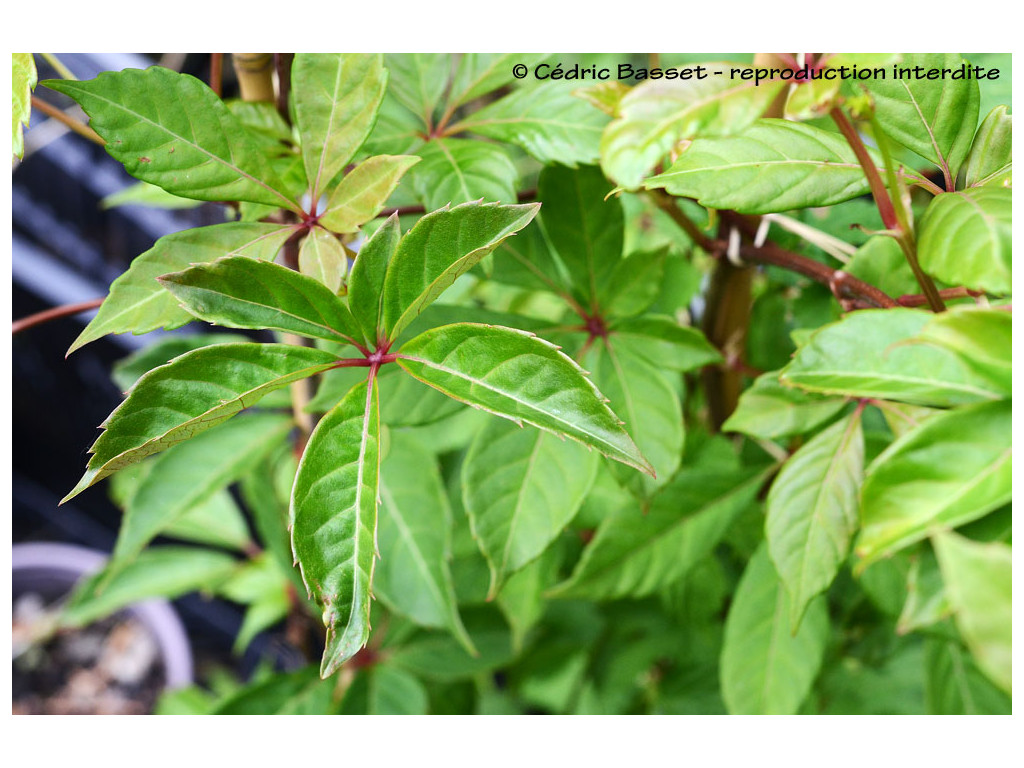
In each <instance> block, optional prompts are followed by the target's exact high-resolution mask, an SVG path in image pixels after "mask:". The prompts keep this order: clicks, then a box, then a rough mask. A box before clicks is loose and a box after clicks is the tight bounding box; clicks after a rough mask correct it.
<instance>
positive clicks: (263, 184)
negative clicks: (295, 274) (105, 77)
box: [90, 94, 299, 211]
mask: <svg viewBox="0 0 1024 768" xmlns="http://www.w3.org/2000/svg"><path fill="white" fill-rule="evenodd" d="M90 95H91V96H93V98H96V99H99V100H101V101H104V102H106V103H107V104H108V105H110V106H112V107H115V108H116V109H117V111H118V112H121V113H122V114H125V115H128V116H129V117H131V118H133V119H136V120H138V121H140V122H144V123H146V124H147V125H150V126H152V127H153V128H156V129H157V130H159V131H162V132H163V133H165V134H167V135H168V136H171V137H172V138H175V139H178V140H180V141H182V142H184V143H185V144H186V145H188V146H190V147H192V148H193V149H195V150H197V151H198V152H200V153H201V154H204V155H206V156H207V157H208V158H210V159H211V160H213V161H215V162H216V163H218V164H220V165H222V166H224V167H225V168H227V169H229V170H231V171H234V172H235V173H237V174H238V175H239V176H240V177H241V178H244V179H246V180H247V181H251V182H253V183H254V184H256V185H257V186H259V187H262V188H263V189H265V190H267V191H268V192H270V193H272V194H273V195H274V196H275V197H277V198H279V199H280V200H283V201H284V203H285V205H284V207H285V208H287V209H289V210H291V211H297V210H299V209H298V206H296V204H295V203H294V202H293V201H292V200H290V199H289V198H288V197H286V196H285V195H283V194H282V193H281V192H279V191H277V190H276V189H274V188H273V187H272V186H270V185H269V184H267V183H266V182H265V181H263V180H262V179H258V178H256V177H255V176H253V175H252V174H250V173H248V172H247V171H244V170H242V169H241V168H239V167H238V166H237V165H235V164H233V163H231V162H228V161H227V160H225V159H224V158H223V157H220V156H219V155H215V154H213V152H211V151H210V150H208V149H206V148H205V147H203V146H201V145H199V144H197V143H195V141H194V140H191V139H188V138H186V137H184V136H181V135H180V134H177V133H175V132H174V131H172V130H170V129H169V128H167V127H166V126H163V125H160V123H157V122H154V121H153V120H152V119H150V118H148V117H146V116H145V115H142V114H139V113H138V112H132V111H131V110H128V109H125V108H124V105H123V104H120V103H118V102H116V101H112V100H111V99H108V98H107V97H105V96H101V95H99V94H90Z"/></svg>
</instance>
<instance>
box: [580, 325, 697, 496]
mask: <svg viewBox="0 0 1024 768" xmlns="http://www.w3.org/2000/svg"><path fill="white" fill-rule="evenodd" d="M583 364H584V365H585V366H587V368H588V369H589V370H590V372H591V373H592V375H593V377H594V383H595V384H597V386H598V387H599V388H600V390H601V392H602V393H604V395H605V397H607V398H608V404H609V405H610V406H611V408H612V409H613V410H614V411H615V413H617V414H618V415H619V416H620V417H621V418H622V420H623V422H624V426H625V428H626V430H627V431H628V432H629V434H630V436H631V437H632V438H633V441H634V442H635V443H636V446H637V448H638V449H639V450H640V451H641V452H642V453H643V455H644V457H645V458H646V459H647V460H648V461H650V463H651V465H652V466H653V467H654V472H655V475H656V477H657V478H660V482H659V481H658V480H651V479H649V478H643V484H642V487H643V488H645V489H646V490H647V492H650V491H651V490H653V489H654V488H656V487H658V486H659V485H663V484H664V481H665V480H667V479H668V478H670V477H671V476H672V474H673V473H674V472H675V471H676V469H677V468H678V467H679V463H680V461H681V460H682V455H683V440H684V429H683V412H682V406H681V405H680V402H679V395H678V393H677V391H676V388H675V387H674V386H673V384H672V382H671V381H670V380H669V379H667V378H666V377H665V375H663V374H662V373H661V370H660V368H659V367H658V366H655V365H651V364H650V363H648V362H647V361H646V360H645V359H644V358H643V357H640V356H639V355H636V354H634V353H633V352H632V350H631V348H630V347H629V346H628V345H625V344H617V343H602V344H595V345H594V346H592V347H591V348H590V350H589V351H588V353H587V354H586V356H585V357H584V358H583ZM636 479H637V480H639V478H636Z"/></svg>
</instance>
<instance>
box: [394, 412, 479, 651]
mask: <svg viewBox="0 0 1024 768" xmlns="http://www.w3.org/2000/svg"><path fill="white" fill-rule="evenodd" d="M451 527H452V517H451V509H449V507H448V496H447V494H446V493H445V490H444V484H443V482H442V480H441V474H440V472H439V471H438V467H437V461H436V459H435V458H434V456H433V454H431V453H430V452H429V451H427V450H426V449H424V448H423V447H422V446H420V445H419V444H418V443H417V442H416V440H415V439H414V438H411V437H409V436H408V435H404V434H402V433H399V432H396V431H392V432H391V447H390V449H389V450H388V455H387V459H386V460H385V461H384V462H383V466H382V467H381V480H380V514H379V517H378V520H377V542H378V547H379V549H380V553H381V558H380V565H379V566H378V567H377V569H376V572H375V573H374V591H375V593H376V595H377V596H378V597H380V599H381V601H382V602H383V603H384V604H385V605H387V606H388V607H389V608H391V609H392V610H394V611H396V612H397V613H400V614H402V615H404V616H408V617H409V618H410V619H412V620H413V621H415V622H416V623H417V624H419V625H420V626H425V627H436V628H440V629H447V630H448V631H449V632H451V633H452V635H453V636H454V637H455V638H456V639H458V640H459V641H460V642H462V644H463V646H464V647H465V648H466V649H467V650H468V651H469V652H470V653H475V650H474V649H473V644H472V641H470V639H469V636H468V635H467V634H466V630H465V628H464V627H463V626H462V620H461V619H460V618H459V610H458V607H457V606H456V603H455V586H454V584H453V582H452V575H451V571H450V570H449V567H448V562H449V560H450V558H451Z"/></svg>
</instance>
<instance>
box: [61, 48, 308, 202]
mask: <svg viewBox="0 0 1024 768" xmlns="http://www.w3.org/2000/svg"><path fill="white" fill-rule="evenodd" d="M42 85H45V86H46V87H48V88H52V89H53V90H55V91H59V92H61V93H63V94H65V95H66V96H70V97H71V98H73V99H74V100H75V101H77V102H78V103H79V104H80V105H81V106H82V109H84V110H85V113H86V114H87V115H89V118H90V126H91V127H92V128H93V129H94V130H95V131H96V132H97V133H98V134H99V135H100V136H102V137H103V139H104V140H105V141H106V150H107V152H108V153H110V155H112V156H113V157H114V158H115V159H116V160H118V161H119V162H121V163H123V164H124V167H125V170H126V171H128V173H130V174H131V175H132V176H134V177H135V178H137V179H140V180H141V181H147V182H149V183H150V184H155V185H156V186H158V187H162V188H163V189H166V190H167V191H168V192H171V193H172V194H175V195H179V196H180V197H189V198H193V199H195V200H213V201H218V200H222V201H229V200H241V201H247V202H252V203H261V204H263V205H271V206H274V207H278V208H287V209H289V210H292V211H295V212H297V213H298V212H300V211H301V208H300V206H299V204H298V203H296V202H295V201H293V200H291V199H290V198H289V197H288V196H287V195H285V194H284V193H283V192H281V191H279V190H282V189H285V185H284V183H283V182H282V181H281V180H280V179H279V178H278V177H277V175H276V174H275V173H274V172H273V170H272V169H271V166H270V163H269V161H268V160H266V159H265V157H264V155H263V153H261V152H260V151H259V148H258V145H257V143H256V142H255V141H254V140H253V139H252V138H251V137H250V136H249V134H248V132H247V130H246V129H245V126H244V125H243V124H242V122H241V121H240V120H239V119H238V118H236V117H235V116H234V115H233V114H232V113H231V112H230V111H229V110H228V108H227V107H226V106H225V105H224V102H222V101H221V100H220V98H219V97H218V96H217V95H216V94H215V93H214V92H213V91H212V90H210V88H209V87H207V86H206V85H205V84H204V83H203V82H201V81H200V80H197V79H196V78H194V77H192V76H191V75H185V74H180V73H178V72H172V71H171V70H169V69H165V68H163V67H150V68H149V69H145V70H140V69H125V70H122V71H120V72H103V73H101V74H100V75H99V77H97V78H95V79H94V80H87V81H80V80H45V81H43V83H42Z"/></svg>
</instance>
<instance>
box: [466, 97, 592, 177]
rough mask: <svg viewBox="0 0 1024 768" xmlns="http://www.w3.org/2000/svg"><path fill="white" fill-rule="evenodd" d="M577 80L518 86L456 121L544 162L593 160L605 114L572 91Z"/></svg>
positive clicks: (469, 129) (584, 161) (567, 162)
mask: <svg viewBox="0 0 1024 768" xmlns="http://www.w3.org/2000/svg"><path fill="white" fill-rule="evenodd" d="M576 86H577V83H574V82H572V81H562V82H559V81H553V80H550V81H548V82H546V83H542V84H541V85H539V86H537V87H535V88H520V89H517V90H515V91H513V92H512V93H510V94H508V95H507V96H505V97H503V98H501V99H499V100H498V101H495V102H494V103H492V104H488V105H487V106H486V107H484V108H483V109H480V110H478V111H476V112H474V113H473V114H472V115H470V116H469V117H467V118H466V119H465V120H463V121H462V122H460V123H459V126H460V127H461V128H462V129H463V130H466V131H470V132H472V133H477V134H480V135H481V136H487V137H488V138H491V139H497V140H498V141H507V142H508V143H510V144H516V145H517V146H520V147H522V148H523V149H525V150H526V151H527V152H528V153H529V154H530V155H531V156H532V157H534V158H535V159H536V160H538V161H539V162H541V163H544V164H545V165H550V164H552V163H561V164H562V165H567V166H569V167H573V166H575V165H577V164H582V163H595V162H597V160H598V157H599V155H600V144H601V131H602V130H603V129H604V126H605V123H607V122H608V117H607V116H606V115H605V114H603V113H602V112H601V111H600V110H597V109H595V108H594V107H593V106H591V105H590V104H589V103H588V102H586V101H585V100H583V99H580V98H578V97H576V96H574V95H573V93H572V91H573V89H575V88H576Z"/></svg>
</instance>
